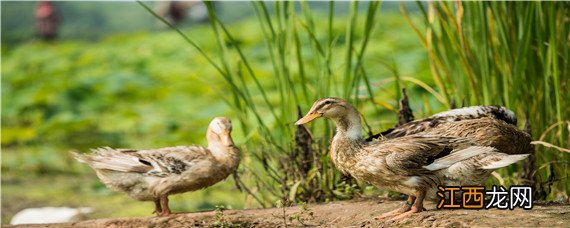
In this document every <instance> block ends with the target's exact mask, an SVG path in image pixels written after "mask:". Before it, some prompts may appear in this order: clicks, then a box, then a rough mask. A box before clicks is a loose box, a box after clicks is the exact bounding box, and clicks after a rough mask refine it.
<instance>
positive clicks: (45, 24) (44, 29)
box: [35, 1, 59, 41]
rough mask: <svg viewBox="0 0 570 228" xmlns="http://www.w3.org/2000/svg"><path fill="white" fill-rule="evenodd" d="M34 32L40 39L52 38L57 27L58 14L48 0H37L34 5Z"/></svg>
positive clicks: (55, 33) (54, 36)
mask: <svg viewBox="0 0 570 228" xmlns="http://www.w3.org/2000/svg"><path fill="white" fill-rule="evenodd" d="M35 17H36V32H37V35H38V36H39V37H40V38H41V39H42V40H48V41H51V40H54V39H55V38H56V37H57V29H58V27H59V15H58V13H57V11H56V8H55V5H54V4H53V3H51V2H50V1H39V2H38V4H37V6H36V12H35Z"/></svg>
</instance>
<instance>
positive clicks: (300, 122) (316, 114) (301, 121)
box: [295, 112, 323, 125]
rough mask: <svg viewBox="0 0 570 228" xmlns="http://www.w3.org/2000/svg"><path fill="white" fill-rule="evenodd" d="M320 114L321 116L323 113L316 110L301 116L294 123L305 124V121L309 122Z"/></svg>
mask: <svg viewBox="0 0 570 228" xmlns="http://www.w3.org/2000/svg"><path fill="white" fill-rule="evenodd" d="M321 116H323V114H320V113H316V112H313V113H309V114H307V115H306V116H303V118H301V119H299V120H297V122H295V125H301V124H306V123H308V122H311V121H313V120H314V119H316V118H319V117H321Z"/></svg>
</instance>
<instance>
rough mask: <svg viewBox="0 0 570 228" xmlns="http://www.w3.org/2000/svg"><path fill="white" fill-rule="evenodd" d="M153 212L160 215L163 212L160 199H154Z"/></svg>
mask: <svg viewBox="0 0 570 228" xmlns="http://www.w3.org/2000/svg"><path fill="white" fill-rule="evenodd" d="M152 213H153V214H156V215H160V214H161V213H162V207H161V206H160V200H155V201H154V211H153V212H152Z"/></svg>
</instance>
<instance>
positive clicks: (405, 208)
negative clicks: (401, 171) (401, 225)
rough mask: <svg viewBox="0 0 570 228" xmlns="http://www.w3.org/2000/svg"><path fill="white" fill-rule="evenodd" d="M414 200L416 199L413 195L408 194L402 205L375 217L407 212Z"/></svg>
mask: <svg viewBox="0 0 570 228" xmlns="http://www.w3.org/2000/svg"><path fill="white" fill-rule="evenodd" d="M415 200H416V197H415V196H408V199H407V200H406V202H405V203H404V205H402V206H401V207H400V208H398V209H395V210H393V211H390V212H386V213H384V214H381V215H380V216H378V217H376V218H375V219H384V218H388V217H392V216H396V215H399V214H402V213H404V212H407V211H409V210H410V209H411V208H412V205H413V204H414V201H415Z"/></svg>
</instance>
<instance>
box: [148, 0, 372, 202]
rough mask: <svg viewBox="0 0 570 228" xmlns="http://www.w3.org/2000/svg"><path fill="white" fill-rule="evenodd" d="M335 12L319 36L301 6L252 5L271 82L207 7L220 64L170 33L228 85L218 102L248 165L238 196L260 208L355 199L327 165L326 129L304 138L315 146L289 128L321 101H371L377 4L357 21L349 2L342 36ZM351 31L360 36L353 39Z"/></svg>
mask: <svg viewBox="0 0 570 228" xmlns="http://www.w3.org/2000/svg"><path fill="white" fill-rule="evenodd" d="M335 4H336V3H335V2H332V1H331V2H329V7H328V21H327V22H328V24H327V26H326V29H319V28H317V25H316V24H315V22H314V20H313V18H314V15H313V11H312V10H311V8H310V7H309V5H308V3H307V2H275V3H274V4H273V5H272V7H269V6H268V5H267V3H266V2H263V1H254V2H251V6H252V8H253V9H254V12H255V15H256V17H257V22H258V26H259V29H260V30H261V34H262V35H263V42H264V45H265V51H266V53H265V54H264V55H265V56H267V57H268V58H269V59H270V63H271V68H272V75H271V78H272V79H273V80H267V78H266V77H267V76H260V73H259V72H260V70H258V69H259V68H262V67H263V66H259V65H255V63H254V61H252V60H251V58H252V57H251V56H248V55H247V53H246V51H245V50H243V49H242V47H240V45H239V44H238V41H237V40H236V39H235V38H234V35H233V34H232V31H230V29H228V28H227V26H226V24H225V23H224V22H223V21H221V20H220V18H219V17H218V15H217V13H216V10H215V8H214V5H213V4H212V3H211V2H206V6H207V8H208V14H209V17H210V24H211V27H212V31H213V32H214V34H215V37H216V43H217V47H218V48H217V49H218V54H217V57H218V58H219V59H218V60H214V58H212V57H210V56H208V55H207V54H206V53H205V52H203V51H201V49H200V47H199V46H198V45H196V43H195V42H193V41H192V40H191V39H190V38H189V37H188V36H186V35H185V34H184V33H182V32H181V31H180V30H179V29H177V28H175V27H174V26H172V25H170V27H172V28H173V29H175V30H176V31H177V32H178V33H180V34H181V35H182V36H183V37H184V38H185V39H186V41H187V42H188V43H189V44H191V45H192V46H193V47H195V48H196V49H198V51H200V54H202V55H203V56H204V57H205V58H206V59H207V60H208V62H209V63H210V64H211V65H212V66H213V67H215V68H216V69H217V70H218V73H220V75H221V76H222V77H223V79H224V81H225V82H226V83H227V85H228V87H229V92H230V93H228V94H227V95H225V98H224V99H225V100H226V102H227V103H228V104H229V106H230V107H231V108H232V109H233V112H234V113H235V114H236V116H237V118H238V119H239V122H240V124H241V125H242V129H243V131H244V134H245V135H248V136H249V137H248V142H246V145H245V151H247V153H248V155H250V156H251V157H252V160H251V161H250V162H244V163H242V168H243V169H244V170H246V172H243V173H242V175H241V177H240V178H239V180H238V181H239V182H240V183H239V184H240V185H241V186H240V187H241V188H244V189H246V190H247V191H248V192H251V193H253V192H255V195H257V200H258V201H259V203H260V204H261V205H263V206H265V205H266V204H267V202H272V201H274V200H275V199H278V198H282V199H284V198H286V199H288V200H291V201H324V200H334V199H337V198H347V197H348V198H350V197H352V196H353V195H354V194H355V193H356V192H357V191H358V185H357V183H355V182H354V180H350V179H349V178H348V179H347V178H346V177H343V176H342V175H340V173H339V172H338V171H336V170H335V169H334V167H333V165H332V163H331V161H330V160H329V156H328V153H327V148H328V139H329V138H330V137H331V136H332V134H333V133H332V127H331V125H330V123H324V122H321V123H317V124H315V125H314V126H313V128H312V129H310V130H311V132H313V133H314V135H318V136H319V137H314V138H313V137H311V133H310V132H309V131H308V130H309V129H307V128H305V127H297V128H296V127H295V126H294V125H293V123H294V122H295V121H296V120H297V118H298V115H297V110H298V107H302V108H303V109H304V110H303V111H307V109H308V107H310V105H311V104H312V102H314V100H315V99H316V98H319V97H326V96H333V95H334V96H339V97H343V98H346V99H349V100H351V101H352V102H355V103H357V102H359V99H358V95H359V94H358V93H359V90H358V88H359V87H360V86H361V85H363V84H364V85H366V87H367V92H368V95H367V96H366V97H369V98H370V99H373V98H372V97H373V96H372V89H371V85H370V80H369V79H368V75H367V74H366V72H365V70H364V67H363V64H362V62H363V59H364V56H365V51H366V47H367V44H368V40H369V39H370V37H371V36H372V32H373V28H374V24H375V21H376V13H377V12H378V9H379V6H380V3H379V2H369V3H368V5H367V11H365V16H361V15H360V14H362V12H361V11H360V10H359V7H358V5H359V3H358V2H351V3H350V11H349V16H348V20H349V23H347V24H346V28H345V33H344V35H343V34H342V33H339V32H337V31H335V29H334V28H335V24H334V23H335V21H334V8H335ZM141 5H143V7H145V8H146V9H147V10H149V11H150V9H149V8H148V7H147V6H145V5H144V4H143V3H141ZM297 8H299V9H300V10H299V11H298V10H297ZM153 14H154V13H153ZM155 16H156V15H155ZM363 17H364V18H365V23H364V27H363V28H359V24H358V20H359V19H361V18H363ZM163 22H165V23H167V24H168V22H166V21H164V20H163ZM337 23H338V22H337ZM357 30H358V31H362V32H363V35H360V34H357V32H356V31H357ZM340 53H344V60H335V59H334V58H335V57H336V56H340V55H339V54H340ZM338 69H343V70H342V71H338ZM335 71H338V72H343V73H342V74H340V73H336V72H335ZM262 77H263V78H264V79H265V80H261V79H260V78H262ZM267 81H270V82H271V83H267ZM250 82H253V83H250ZM222 93H223V92H222ZM302 135H304V136H302ZM301 136H302V137H301ZM302 148H304V149H302ZM248 160H249V159H248ZM259 170H263V171H264V173H259V172H258V171H259Z"/></svg>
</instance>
